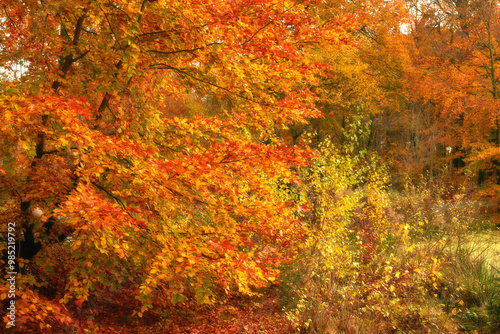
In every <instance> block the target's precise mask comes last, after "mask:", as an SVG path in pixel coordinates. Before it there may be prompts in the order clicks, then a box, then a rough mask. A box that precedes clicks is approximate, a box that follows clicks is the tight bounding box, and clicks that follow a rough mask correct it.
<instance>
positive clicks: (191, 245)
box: [0, 0, 352, 327]
mask: <svg viewBox="0 0 500 334" xmlns="http://www.w3.org/2000/svg"><path fill="white" fill-rule="evenodd" d="M314 6H315V4H314V3H313V2H309V1H247V0H241V1H218V0H215V1H204V2H199V1H183V2H167V1H150V0H142V1H77V2H72V1H57V2H45V1H31V0H28V1H11V2H8V3H4V4H3V5H2V8H1V10H0V13H1V14H0V15H1V18H0V26H1V28H0V43H1V47H2V55H1V56H0V66H1V68H2V72H3V80H2V82H1V86H2V89H1V92H2V93H0V110H1V114H0V117H1V125H0V141H1V143H2V145H1V149H0V154H1V158H0V172H1V177H0V183H1V189H2V193H1V197H0V198H1V201H2V202H1V210H2V220H3V221H4V223H3V224H2V229H4V228H5V227H6V226H7V224H6V222H15V223H16V227H17V231H16V233H17V238H18V240H19V244H18V249H19V253H18V261H21V265H24V269H23V271H24V274H23V275H21V276H20V277H19V281H20V282H21V284H22V285H21V286H22V289H23V292H22V293H23V294H24V295H25V296H30V298H32V299H31V301H34V300H40V299H44V298H45V299H51V298H54V297H59V298H61V302H66V303H67V302H69V301H71V300H74V301H75V303H76V305H78V306H80V305H82V303H83V302H85V301H86V300H88V298H89V296H93V295H98V294H99V293H100V292H102V291H107V290H109V289H117V288H121V287H124V286H126V287H128V288H130V289H132V291H135V293H136V294H137V298H139V299H140V300H141V301H142V309H141V310H137V311H138V312H139V315H140V314H141V312H144V311H145V310H147V309H150V308H151V307H152V305H156V306H159V307H162V306H166V305H168V304H170V303H174V304H175V303H177V302H184V301H186V300H197V301H198V302H200V303H209V302H211V301H212V300H213V298H214V296H215V295H214V293H216V292H218V291H225V292H231V291H239V292H241V293H252V288H253V287H262V286H265V285H267V284H269V283H270V282H273V281H274V280H275V279H276V277H277V275H278V267H279V265H280V263H282V262H283V261H286V260H288V259H290V258H291V257H292V256H293V254H294V252H295V247H296V245H297V243H298V242H300V240H301V239H302V236H303V228H302V226H301V224H300V223H299V222H298V221H297V220H296V219H295V218H294V215H293V212H292V209H293V208H292V207H291V204H290V203H285V202H283V201H281V200H280V198H279V196H277V194H276V187H275V180H277V179H278V178H280V179H289V178H292V177H293V175H292V174H291V173H290V169H289V167H290V165H294V166H301V165H304V164H305V163H306V162H307V158H308V156H309V155H310V153H309V152H308V151H307V150H304V149H300V148H299V147H288V146H286V145H284V144H283V143H281V142H280V140H279V139H278V138H276V137H275V136H274V135H273V133H274V131H270V129H275V128H282V127H286V126H288V125H290V124H291V123H292V122H295V123H300V122H304V119H305V118H307V117H314V116H316V115H318V112H317V109H316V105H315V100H316V97H315V95H314V94H312V92H311V91H310V89H309V88H310V87H311V86H313V85H314V84H315V83H316V82H317V80H318V78H319V77H320V76H321V69H322V65H321V63H320V61H318V60H317V59H315V54H314V52H312V50H313V48H317V47H320V46H321V45H325V46H326V45H328V47H329V48H331V47H332V46H336V45H340V44H345V43H347V42H348V41H347V40H348V37H347V34H346V33H345V30H346V29H350V26H351V25H352V22H350V21H349V20H342V19H339V20H334V21H325V20H323V19H322V18H321V17H319V16H318V15H316V14H315V11H313V10H312V8H314ZM19 68H21V69H22V73H21V72H20V71H19ZM264 142H265V143H264ZM33 211H36V212H38V213H42V215H41V217H35V216H36V215H33V214H32V213H33ZM63 240H64V241H63ZM62 241H63V242H62ZM2 247H5V243H3V246H2ZM56 250H59V251H60V252H62V254H64V256H62V257H59V256H55V255H54V253H55V251H56ZM63 258H64V259H65V261H64V262H62V261H61V260H62V259H63ZM40 265H42V266H43V267H45V268H46V269H44V270H43V272H42V273H39V272H38V274H37V272H36V271H35V270H34V268H35V267H37V266H38V267H37V268H40V267H39V266H40ZM61 266H64V268H65V270H66V272H64V275H62V276H57V275H61V273H60V271H58V270H57V268H59V267H61ZM54 270H55V271H54ZM57 273H59V274H57ZM47 280H52V282H55V283H56V291H52V292H51V293H47V292H45V293H42V294H40V295H39V294H37V293H35V292H34V287H35V286H40V285H41V286H43V285H44V284H46V282H47ZM2 297H5V296H4V295H3V294H2ZM22 302H23V303H29V300H26V299H23V300H22ZM22 302H21V301H20V302H19V304H22ZM45 304H46V303H40V304H39V305H36V306H35V307H34V308H35V309H33V307H32V308H28V307H24V308H23V307H22V305H19V307H20V308H19V310H20V311H19V312H20V313H19V316H21V317H22V319H24V320H23V321H29V320H30V319H35V314H38V313H36V312H41V313H40V314H43V315H45V316H48V315H50V314H51V312H52V310H53V308H52V307H51V308H49V306H43V305H45ZM23 315H24V316H23ZM61 319H64V318H60V319H59V320H60V321H63V320H61ZM37 321H38V322H39V323H40V326H42V324H43V323H44V321H45V320H43V317H42V320H37ZM64 321H67V319H66V320H64ZM42 327H43V326H42Z"/></svg>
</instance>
